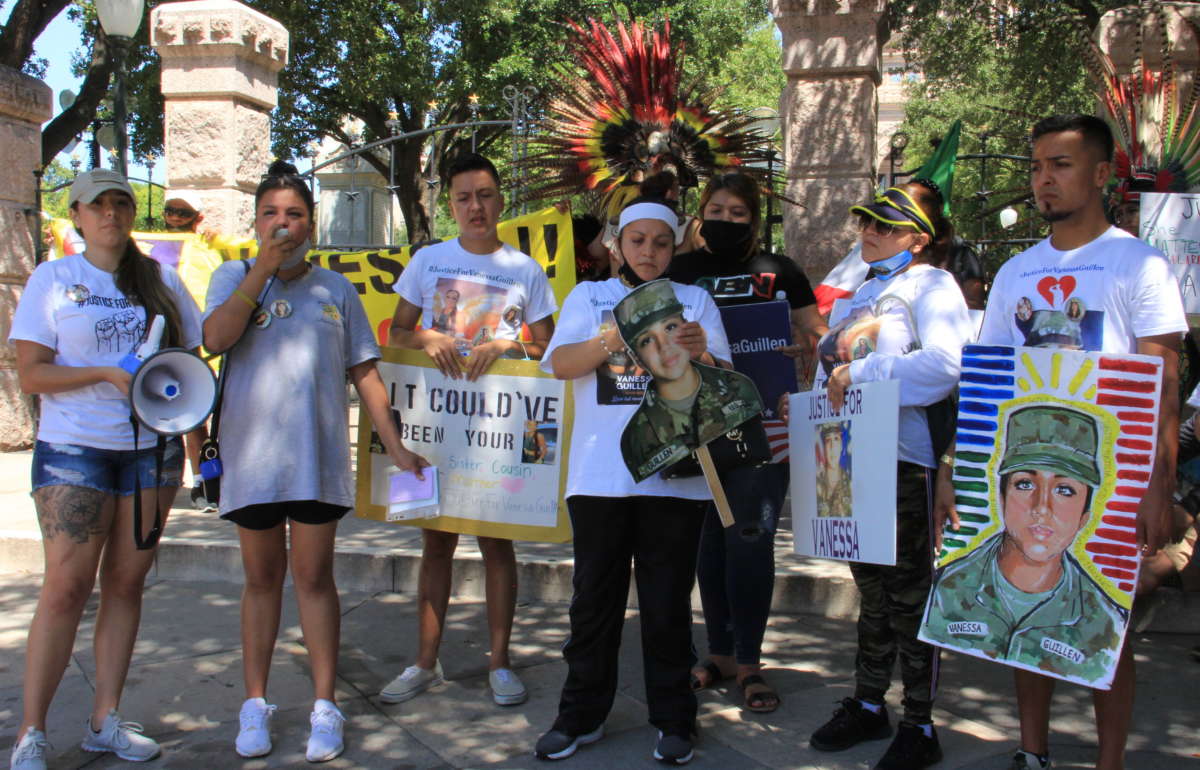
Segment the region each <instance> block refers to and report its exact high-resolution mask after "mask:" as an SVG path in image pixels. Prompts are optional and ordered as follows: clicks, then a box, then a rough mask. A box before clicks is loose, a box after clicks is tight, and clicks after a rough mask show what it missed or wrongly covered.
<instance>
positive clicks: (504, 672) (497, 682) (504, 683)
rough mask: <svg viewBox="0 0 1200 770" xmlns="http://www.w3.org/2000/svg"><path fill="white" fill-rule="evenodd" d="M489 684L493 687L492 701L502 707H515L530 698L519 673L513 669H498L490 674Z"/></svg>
mask: <svg viewBox="0 0 1200 770" xmlns="http://www.w3.org/2000/svg"><path fill="white" fill-rule="evenodd" d="M488 684H490V685H491V686H492V700H494V701H496V703H497V704H498V705H501V706H515V705H517V704H518V703H524V702H525V700H526V699H527V698H528V697H529V693H528V692H526V690H525V685H523V684H521V679H520V677H518V676H517V672H515V671H513V670H512V669H511V668H498V669H496V670H495V671H492V672H491V673H489V674H488Z"/></svg>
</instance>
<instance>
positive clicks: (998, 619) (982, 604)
mask: <svg viewBox="0 0 1200 770" xmlns="http://www.w3.org/2000/svg"><path fill="white" fill-rule="evenodd" d="M1006 425H1007V427H1006V431H1005V436H1004V445H1003V449H1002V456H1001V460H1000V463H999V466H998V470H997V473H996V476H997V477H998V478H996V479H994V481H993V483H996V484H998V485H999V486H998V505H999V508H1000V513H1001V516H1002V518H1003V523H1004V528H1003V529H1002V530H1001V531H1000V532H998V533H997V534H995V535H993V536H992V537H990V538H988V539H987V540H985V541H983V542H982V543H980V544H979V545H978V546H977V547H976V548H975V549H974V550H973V551H972V552H971V553H970V554H969V555H967V556H965V557H963V558H961V559H959V560H957V561H954V562H951V563H950V564H948V565H946V566H944V567H942V568H941V569H939V570H938V572H937V574H936V575H935V576H934V582H933V590H932V595H931V598H930V602H929V606H928V608H927V610H926V615H925V622H924V626H923V635H924V638H926V639H927V640H928V641H932V642H935V643H942V644H947V645H949V646H951V647H954V648H955V649H961V650H963V651H967V652H971V651H974V652H976V653H977V654H982V655H984V656H986V657H989V658H992V659H995V660H999V661H1004V662H1009V663H1019V664H1022V665H1024V666H1028V667H1030V668H1032V669H1035V670H1039V671H1043V672H1046V673H1052V674H1055V675H1058V676H1065V677H1070V678H1073V679H1076V680H1083V681H1094V680H1097V679H1099V678H1101V677H1102V676H1103V675H1104V673H1105V671H1107V670H1108V669H1109V668H1110V667H1111V666H1112V665H1113V664H1114V663H1115V657H1116V655H1117V653H1118V652H1119V650H1120V641H1121V639H1120V629H1122V628H1123V627H1124V625H1125V619H1126V611H1125V610H1124V609H1123V608H1121V607H1120V606H1119V605H1118V604H1117V603H1116V602H1114V601H1113V600H1112V599H1111V598H1110V597H1109V596H1108V594H1106V593H1105V592H1104V590H1103V589H1102V588H1101V587H1100V586H1099V585H1098V584H1097V583H1096V582H1095V580H1094V579H1093V578H1092V576H1091V575H1090V574H1089V573H1088V571H1087V570H1086V569H1085V568H1084V567H1083V566H1082V565H1081V564H1080V563H1079V561H1078V560H1077V559H1076V556H1075V555H1074V554H1073V553H1072V552H1071V548H1072V546H1073V545H1074V543H1075V541H1076V538H1077V536H1078V535H1079V533H1080V532H1081V531H1083V529H1084V528H1085V526H1086V525H1087V523H1088V521H1089V519H1090V517H1091V516H1093V515H1099V513H1098V512H1095V513H1094V512H1093V510H1092V509H1093V503H1094V498H1095V494H1096V490H1097V489H1098V488H1099V487H1100V486H1101V483H1102V470H1101V469H1102V463H1101V462H1100V459H1099V450H1100V427H1099V425H1098V424H1097V422H1096V419H1095V418H1094V417H1092V416H1091V415H1088V414H1086V413H1084V412H1082V411H1079V410H1076V409H1071V408H1069V407H1064V406H1058V405H1045V404H1040V405H1034V406H1027V407H1023V408H1020V409H1017V410H1015V411H1013V412H1011V413H1010V414H1009V415H1008V418H1007V423H1006Z"/></svg>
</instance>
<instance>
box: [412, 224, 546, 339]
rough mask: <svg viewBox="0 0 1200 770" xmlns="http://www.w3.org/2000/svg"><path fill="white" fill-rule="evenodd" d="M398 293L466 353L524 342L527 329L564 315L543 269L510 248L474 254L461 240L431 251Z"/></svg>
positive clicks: (418, 259)
mask: <svg viewBox="0 0 1200 770" xmlns="http://www.w3.org/2000/svg"><path fill="white" fill-rule="evenodd" d="M392 288H393V289H395V291H396V293H397V294H399V295H400V296H401V297H403V298H404V299H405V300H406V301H407V302H409V303H411V304H413V305H416V306H417V307H419V308H421V326H422V327H423V328H426V329H433V330H435V331H439V332H442V333H443V334H446V335H449V336H451V337H454V338H455V339H456V340H458V341H459V347H460V349H461V350H462V351H463V352H466V351H467V350H469V349H470V348H472V347H474V346H475V345H480V344H482V343H484V342H489V341H491V340H493V339H505V340H515V339H518V338H519V337H520V335H521V324H522V323H524V324H532V323H536V322H537V321H540V320H542V319H543V318H546V317H547V316H549V315H551V314H553V313H554V311H555V310H557V309H558V306H557V304H556V303H555V301H554V292H553V290H551V288H550V281H549V280H548V279H547V278H546V273H545V271H543V270H542V267H541V265H539V264H538V263H537V262H536V261H535V260H534V259H533V257H530V256H528V255H527V254H522V253H521V252H519V251H517V250H516V249H514V248H513V247H512V246H509V245H508V244H501V245H500V248H499V249H498V250H497V251H494V252H492V253H491V254H472V253H471V252H469V251H467V250H466V249H464V248H463V247H462V245H461V244H460V243H459V241H458V239H457V238H455V239H454V240H451V241H445V242H443V243H435V244H433V245H432V246H425V247H424V248H422V249H420V250H419V251H418V252H417V253H416V254H415V255H414V256H413V258H412V261H410V262H409V263H408V266H407V267H406V268H404V272H402V273H401V274H400V278H399V279H397V280H396V283H395V284H394V285H393V286H392ZM455 293H456V294H455Z"/></svg>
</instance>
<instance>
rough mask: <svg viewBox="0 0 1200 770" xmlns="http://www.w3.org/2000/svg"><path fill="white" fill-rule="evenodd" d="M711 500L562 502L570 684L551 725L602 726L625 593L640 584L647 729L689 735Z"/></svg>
mask: <svg viewBox="0 0 1200 770" xmlns="http://www.w3.org/2000/svg"><path fill="white" fill-rule="evenodd" d="M707 507H708V502H707V501H703V500H683V499H680V498H675V497H587V496H580V495H575V496H572V497H571V498H569V499H568V500H567V510H568V511H569V513H570V515H571V526H572V527H573V528H574V532H575V540H574V543H575V575H574V578H573V581H572V583H573V585H574V589H575V592H574V596H573V597H572V599H571V636H570V638H569V639H568V640H567V643H566V645H565V646H564V647H563V657H564V658H566V661H567V681H566V682H565V683H564V684H563V691H562V698H561V700H560V701H559V705H558V719H557V720H555V723H554V727H555V729H557V730H561V731H563V732H565V733H567V734H569V735H582V734H583V733H588V732H591V731H592V730H594V729H596V727H598V726H599V725H600V724H602V723H603V722H604V719H605V717H607V716H608V712H609V710H610V709H611V708H612V704H613V697H614V696H615V695H616V692H617V671H618V666H617V654H618V652H619V650H620V646H621V627H622V625H623V624H624V622H625V604H626V599H627V597H628V595H629V573H630V561H631V560H632V562H633V572H634V577H635V579H636V580H637V589H638V609H639V613H638V614H639V616H640V619H641V623H642V664H643V667H644V669H645V682H646V703H647V705H648V707H649V711H650V723H651V724H652V725H654V726H655V727H657V728H658V729H660V730H662V731H663V732H665V733H683V732H692V731H693V730H694V729H695V722H696V696H695V694H694V693H693V692H692V690H691V687H690V685H689V674H690V671H691V667H692V666H693V665H694V664H695V662H696V652H695V649H694V648H693V647H692V608H691V593H692V583H693V581H694V580H695V576H696V551H697V546H698V544H699V541H700V526H701V524H702V523H703V521H704V512H705V509H706V508H707Z"/></svg>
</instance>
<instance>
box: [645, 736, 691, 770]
mask: <svg viewBox="0 0 1200 770" xmlns="http://www.w3.org/2000/svg"><path fill="white" fill-rule="evenodd" d="M693 756H695V753H694V752H693V751H692V736H690V735H688V734H686V733H683V734H680V733H664V732H663V731H662V730H659V731H658V744H657V745H656V746H655V747H654V758H655V759H657V760H658V761H659V762H662V763H663V764H665V765H686V764H687V763H688V762H691V761H692V757H693Z"/></svg>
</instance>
